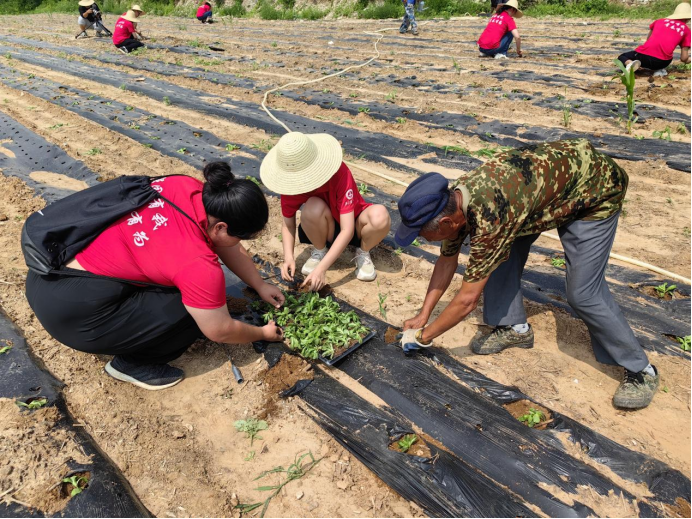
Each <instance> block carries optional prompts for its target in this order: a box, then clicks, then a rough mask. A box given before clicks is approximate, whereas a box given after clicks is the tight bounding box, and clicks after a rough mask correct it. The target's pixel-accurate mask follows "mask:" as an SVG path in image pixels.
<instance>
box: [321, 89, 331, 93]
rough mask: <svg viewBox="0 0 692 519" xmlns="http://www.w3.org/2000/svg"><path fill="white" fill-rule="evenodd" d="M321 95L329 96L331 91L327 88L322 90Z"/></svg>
mask: <svg viewBox="0 0 692 519" xmlns="http://www.w3.org/2000/svg"><path fill="white" fill-rule="evenodd" d="M322 93H323V94H329V93H331V90H329V89H328V88H323V89H322Z"/></svg>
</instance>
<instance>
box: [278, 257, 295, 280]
mask: <svg viewBox="0 0 692 519" xmlns="http://www.w3.org/2000/svg"><path fill="white" fill-rule="evenodd" d="M295 275H296V260H295V259H294V258H291V259H288V258H286V259H285V260H284V262H283V265H281V277H282V278H283V280H284V281H293V276H295Z"/></svg>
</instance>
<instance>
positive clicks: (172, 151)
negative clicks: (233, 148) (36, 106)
mask: <svg viewBox="0 0 692 519" xmlns="http://www.w3.org/2000/svg"><path fill="white" fill-rule="evenodd" d="M1 81H2V82H3V83H5V84H7V85H8V86H11V87H13V88H17V89H21V90H24V91H27V92H30V93H31V94H32V95H35V96H37V97H41V98H43V99H46V100H49V101H50V102H53V103H55V104H58V105H60V106H62V107H64V108H66V109H68V110H70V111H73V112H75V113H78V114H79V115H81V116H83V117H85V118H87V119H90V120H92V121H94V122H97V123H99V124H101V125H103V126H104V127H106V128H109V129H111V130H113V131H116V132H119V133H122V134H123V135H127V136H128V137H131V138H133V139H135V140H137V141H139V142H142V143H143V144H146V145H149V146H151V147H152V148H153V149H155V150H157V151H159V152H161V153H163V154H165V155H168V156H171V157H176V158H179V159H181V160H183V161H185V162H188V163H189V164H191V165H193V166H194V167H201V166H202V165H203V164H204V162H205V161H209V160H221V159H223V160H229V159H230V161H231V165H232V168H233V171H234V172H235V173H236V174H238V175H240V176H245V175H250V176H252V177H255V178H258V177H259V174H258V172H259V163H260V160H261V158H262V155H263V154H262V153H261V152H259V151H258V150H254V149H252V148H249V147H245V146H244V147H243V148H242V149H243V151H244V152H245V153H246V155H245V156H242V157H234V156H233V155H232V154H229V153H228V152H226V151H225V149H224V146H225V142H224V141H223V140H221V139H220V138H218V137H217V136H215V135H214V134H211V133H209V132H206V131H197V130H196V129H195V128H194V127H192V126H189V125H187V124H186V123H184V122H181V121H172V120H168V119H164V118H161V117H158V116H155V115H154V114H151V113H149V112H147V111H145V110H142V109H140V108H134V107H128V106H127V105H125V104H123V103H120V102H117V101H111V100H109V99H106V98H102V97H100V96H96V95H89V93H88V92H86V91H83V90H79V89H76V88H73V87H64V86H61V85H60V84H59V83H55V82H53V81H50V80H47V79H42V78H36V77H34V78H32V79H29V78H28V76H27V75H26V74H21V73H19V72H11V71H7V72H6V73H5V74H4V76H3V78H2V79H1ZM195 106H197V105H195ZM128 108H129V109H130V110H128ZM259 117H261V118H263V119H264V115H263V114H261V115H259ZM315 124H320V122H319V121H316V122H315ZM18 127H19V125H17V124H16V123H15V124H13V125H12V128H18ZM13 131H21V132H22V135H25V137H23V138H24V139H25V140H27V142H29V141H30V140H31V139H32V138H33V139H35V140H36V141H39V142H41V143H42V144H41V145H45V144H47V143H46V142H45V141H44V140H43V139H42V138H41V137H38V136H36V135H34V134H33V133H32V132H29V131H28V130H25V129H24V130H21V129H19V130H13ZM32 136H33V137H32ZM41 145H38V146H37V147H33V148H32V147H28V148H27V149H28V150H32V153H34V152H35V150H37V149H40V146H41ZM13 146H14V144H13ZM183 148H184V149H185V150H186V151H185V152H184V153H180V151H181V150H182V149H183ZM58 151H59V153H63V152H62V151H61V150H58ZM25 153H26V152H25ZM63 155H64V153H63ZM247 155H251V156H247ZM32 157H33V155H32ZM27 160H28V159H27ZM31 160H33V161H36V159H35V158H31ZM31 160H30V161H31ZM438 160H440V161H443V160H445V159H444V158H439V159H438ZM4 161H5V162H6V163H9V162H13V161H10V160H9V159H7V158H5V159H4ZM17 166H18V165H17V164H15V165H14V167H15V169H16V167H17ZM451 166H452V167H454V165H451ZM20 169H21V168H20ZM10 171H11V170H10ZM31 171H32V170H31V169H28V170H27V171H25V172H24V173H23V177H22V178H24V179H25V180H27V179H28V181H30V182H33V180H32V179H30V177H29V176H28V175H29V174H30V173H31ZM56 172H59V171H56ZM92 181H93V179H92ZM366 197H367V198H368V201H370V202H374V203H381V204H384V205H385V207H387V209H388V211H389V213H390V216H391V218H392V228H393V229H395V228H396V227H397V225H398V224H399V214H398V211H396V198H395V197H392V196H391V195H388V194H386V193H384V192H382V191H380V190H377V189H375V188H371V194H370V195H367V196H366ZM390 234H391V233H390ZM385 243H386V244H387V245H390V246H392V247H394V248H396V245H395V244H394V241H393V239H392V238H391V236H390V237H388V238H387V239H386V240H385ZM532 250H533V251H534V252H537V253H540V254H543V255H545V256H546V257H550V256H551V255H552V254H554V251H552V250H551V249H544V248H542V247H539V246H534V247H533V249H532ZM407 251H408V253H409V254H411V255H413V256H416V257H421V258H423V259H425V260H426V261H430V262H434V261H435V260H436V259H437V255H436V254H433V253H430V252H427V251H424V250H422V249H418V248H416V247H409V248H408V249H407ZM463 252H464V253H467V252H468V247H467V246H465V247H464V249H463ZM463 270H464V267H463V266H460V267H459V270H458V271H459V272H460V273H463ZM607 273H608V276H609V277H613V278H615V279H617V280H618V281H619V283H617V284H613V285H612V286H611V291H612V292H613V294H614V296H615V298H616V300H617V301H618V303H619V304H620V306H621V307H622V309H623V312H624V314H625V316H626V317H627V319H628V320H629V322H630V323H631V325H632V327H633V328H634V330H635V333H636V334H637V338H638V339H639V340H640V342H641V343H642V345H643V346H644V347H645V348H647V349H649V350H655V351H658V352H661V353H666V354H671V355H678V356H682V357H684V358H689V356H688V355H687V354H685V353H684V352H683V351H682V350H681V349H680V347H679V346H678V345H677V343H674V342H673V341H672V340H671V339H670V338H669V336H685V335H688V334H689V329H690V299H689V289H688V288H687V287H682V286H680V285H679V291H680V293H681V294H685V295H686V296H688V297H687V298H679V299H673V300H670V301H663V300H659V299H658V298H654V297H650V296H647V295H645V294H643V293H641V292H639V291H638V290H637V289H636V288H630V286H631V285H632V286H634V287H636V286H643V285H657V284H660V283H661V282H662V280H660V279H659V278H657V277H655V276H653V275H652V274H650V273H648V272H643V271H637V270H633V269H627V268H623V267H619V266H616V265H612V264H611V265H609V266H608V271H607ZM524 290H525V294H526V296H527V297H529V298H530V299H532V300H534V301H537V302H539V303H544V304H551V305H554V306H557V307H559V308H562V309H563V310H566V311H568V312H570V313H572V314H574V312H573V310H572V309H571V307H570V306H569V305H568V304H567V302H566V298H565V288H564V277H563V274H562V272H561V271H559V270H556V269H555V268H554V267H552V266H550V265H548V264H546V266H545V267H540V266H535V267H532V268H531V269H530V270H527V271H526V272H525V274H524ZM642 301H646V303H642Z"/></svg>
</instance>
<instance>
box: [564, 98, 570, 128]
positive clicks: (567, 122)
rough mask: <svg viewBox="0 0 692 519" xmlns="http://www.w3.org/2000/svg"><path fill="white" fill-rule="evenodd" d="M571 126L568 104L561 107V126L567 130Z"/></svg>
mask: <svg viewBox="0 0 692 519" xmlns="http://www.w3.org/2000/svg"><path fill="white" fill-rule="evenodd" d="M570 124H572V107H571V106H570V105H568V104H565V105H563V106H562V126H564V127H565V128H569V127H570Z"/></svg>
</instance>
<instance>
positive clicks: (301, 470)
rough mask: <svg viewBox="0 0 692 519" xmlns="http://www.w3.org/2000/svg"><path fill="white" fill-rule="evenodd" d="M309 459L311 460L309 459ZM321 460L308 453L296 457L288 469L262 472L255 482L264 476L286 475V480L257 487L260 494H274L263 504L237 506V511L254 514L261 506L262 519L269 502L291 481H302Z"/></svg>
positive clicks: (281, 468)
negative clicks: (269, 492)
mask: <svg viewBox="0 0 692 519" xmlns="http://www.w3.org/2000/svg"><path fill="white" fill-rule="evenodd" d="M308 458H309V459H308ZM321 459H322V458H320V459H317V460H316V459H315V457H314V456H313V455H312V452H308V453H307V454H303V455H302V456H296V458H295V460H294V461H293V463H292V464H291V465H289V466H288V467H287V468H283V467H274V468H273V469H271V470H266V471H264V472H262V473H261V474H260V475H259V476H257V477H256V478H255V479H254V480H253V481H257V480H258V479H261V478H263V477H264V476H267V475H269V474H286V479H284V480H283V481H282V482H281V483H279V484H277V485H267V486H261V487H257V490H259V491H260V492H268V491H271V492H272V493H271V494H270V495H269V497H267V499H265V500H264V501H262V502H259V503H240V504H237V505H236V506H235V508H236V509H237V510H239V511H240V513H241V514H247V513H249V512H252V511H253V510H255V509H257V508H259V507H260V506H261V507H262V510H261V511H260V515H259V516H260V517H264V514H265V513H266V512H267V507H268V506H269V502H270V501H271V500H272V499H273V498H274V497H276V496H277V495H279V492H281V490H282V489H283V488H284V487H285V486H286V485H288V484H289V483H290V482H291V481H295V480H296V479H300V478H302V477H303V476H305V475H306V474H307V473H308V472H310V471H311V470H312V469H313V468H314V467H315V465H317V464H318V463H319V462H320V460H321Z"/></svg>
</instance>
